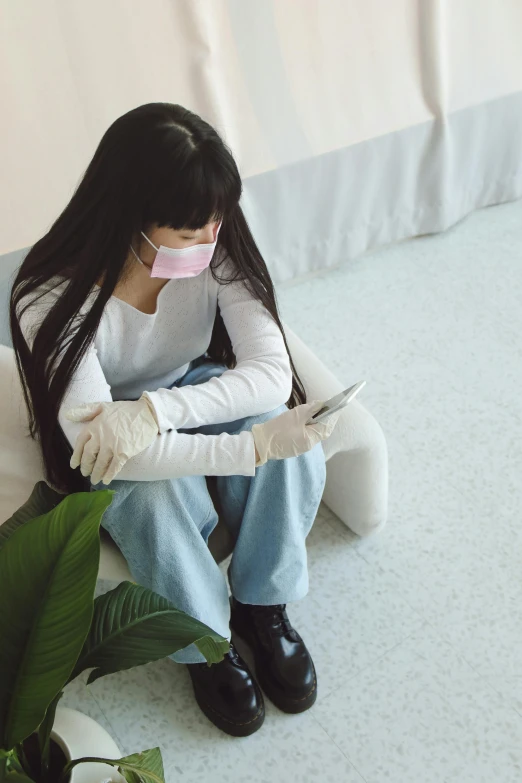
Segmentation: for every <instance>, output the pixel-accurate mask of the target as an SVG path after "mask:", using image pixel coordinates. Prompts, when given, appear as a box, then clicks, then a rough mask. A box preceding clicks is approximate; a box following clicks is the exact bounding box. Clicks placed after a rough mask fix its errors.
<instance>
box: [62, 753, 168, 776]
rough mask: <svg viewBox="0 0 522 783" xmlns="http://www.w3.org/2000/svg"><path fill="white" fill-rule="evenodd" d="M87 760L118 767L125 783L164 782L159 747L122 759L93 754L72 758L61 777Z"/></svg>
mask: <svg viewBox="0 0 522 783" xmlns="http://www.w3.org/2000/svg"><path fill="white" fill-rule="evenodd" d="M89 762H98V763H102V764H110V765H111V766H112V767H118V771H119V772H120V773H121V774H122V775H123V777H124V778H125V780H126V781H127V783H165V773H164V771H163V759H162V758H161V751H160V749H159V748H151V749H150V750H143V751H142V752H141V753H133V754H132V755H131V756H125V757H124V758H122V759H103V758H99V757H95V756H85V757H84V758H81V759H74V761H70V762H69V763H68V764H67V765H66V766H65V768H64V770H63V773H62V778H61V779H65V777H66V776H67V775H68V774H69V772H70V771H71V770H72V769H73V768H74V767H76V765H77V764H85V763H89Z"/></svg>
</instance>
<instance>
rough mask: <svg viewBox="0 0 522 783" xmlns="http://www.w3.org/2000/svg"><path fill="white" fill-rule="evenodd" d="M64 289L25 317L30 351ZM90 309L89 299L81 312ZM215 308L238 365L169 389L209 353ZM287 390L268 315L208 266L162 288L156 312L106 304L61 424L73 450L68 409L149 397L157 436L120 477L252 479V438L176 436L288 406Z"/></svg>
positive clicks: (224, 272) (74, 432) (288, 379)
mask: <svg viewBox="0 0 522 783" xmlns="http://www.w3.org/2000/svg"><path fill="white" fill-rule="evenodd" d="M229 269H230V261H225V263H224V264H223V265H221V266H220V268H219V276H220V277H225V279H226V278H227V277H228V276H229V274H230V272H229ZM63 289H64V283H63V282H61V281H59V280H58V281H56V285H55V286H54V287H52V288H51V289H50V290H49V291H48V292H46V293H45V294H44V296H42V297H41V298H40V299H39V300H38V301H37V302H36V303H35V304H34V305H32V306H31V307H30V308H29V309H28V310H27V311H26V313H25V314H24V316H23V317H22V319H21V327H22V330H23V332H24V335H25V337H26V339H27V341H28V343H29V344H30V345H31V343H32V339H33V337H34V334H35V330H36V329H37V328H38V325H39V324H40V323H41V320H42V317H43V316H44V315H45V312H46V311H47V310H48V309H49V308H50V307H51V306H52V305H53V304H54V303H55V302H56V299H57V298H59V297H60V296H61V295H62V294H63ZM91 304H92V301H90V300H89V299H88V301H87V303H86V305H85V309H88V308H89V307H90V305H91ZM218 304H219V308H220V311H221V315H222V317H223V321H224V324H225V327H226V329H227V332H228V334H229V336H230V340H231V343H232V347H233V350H234V354H235V356H236V360H237V364H236V367H235V368H234V369H233V370H227V371H225V372H224V373H223V375H222V376H221V377H219V378H212V379H211V380H209V381H207V382H206V383H202V384H200V385H198V386H185V387H183V388H174V389H170V388H169V387H170V386H171V385H172V384H173V383H174V382H175V381H176V380H178V379H179V378H181V377H182V376H183V375H184V374H185V373H186V371H187V369H188V366H189V363H190V362H191V361H192V360H194V359H196V358H198V357H199V356H201V355H202V354H204V353H205V352H206V350H207V348H208V345H209V343H210V338H211V335H212V328H213V325H214V319H215V315H216V308H217V305H218ZM291 388H292V374H291V369H290V360H289V357H288V352H287V350H286V347H285V344H284V340H283V336H282V334H281V331H280V329H279V327H278V326H277V324H276V323H275V321H274V320H273V318H272V316H271V315H270V314H269V313H268V311H267V310H266V308H265V307H264V306H263V305H262V304H261V302H259V301H257V300H256V299H254V298H253V297H252V295H251V294H250V293H249V292H248V290H247V289H246V287H245V285H244V284H243V283H242V282H234V283H229V284H226V285H225V284H220V283H218V282H217V281H216V280H215V279H214V278H213V276H212V273H211V271H210V269H207V270H205V271H204V272H202V273H201V274H200V275H199V276H198V277H194V278H185V279H181V280H170V281H169V282H168V283H167V284H166V285H165V286H164V287H163V288H162V290H161V291H160V293H159V295H158V300H157V307H156V312H155V313H154V314H152V315H149V314H146V313H143V312H142V311H141V310H137V309H136V308H134V307H132V306H131V305H129V304H127V303H126V302H124V301H122V300H121V299H118V298H116V297H114V296H113V297H111V299H110V300H109V301H108V303H107V305H106V307H105V310H104V312H103V315H102V318H101V321H100V324H99V327H98V330H97V333H96V337H95V340H94V343H93V344H92V345H91V347H90V348H89V350H88V351H87V353H86V355H85V357H84V359H83V360H82V362H81V364H80V366H79V367H78V369H77V370H76V372H75V373H74V375H73V378H72V381H71V383H70V385H69V388H68V390H67V392H66V394H65V397H64V400H63V402H62V405H61V408H60V411H59V424H60V426H61V427H62V429H63V431H64V433H65V435H66V437H67V439H68V440H69V442H70V443H71V445H72V446H74V443H75V441H76V438H77V436H78V434H79V432H80V430H81V428H82V426H83V425H82V424H77V423H73V422H70V421H69V420H68V419H66V418H65V413H66V412H67V411H68V410H70V409H71V408H73V407H76V406H77V405H81V404H82V403H87V402H110V401H112V400H133V399H137V398H138V397H140V396H141V394H142V393H143V392H147V393H148V396H149V399H150V400H151V402H152V404H153V405H154V408H155V411H156V414H157V417H158V422H159V428H160V434H159V435H158V438H157V440H156V442H155V443H154V444H153V445H152V446H150V447H149V448H148V449H146V450H145V451H143V452H142V453H141V454H138V455H136V456H135V457H133V458H132V459H130V460H129V461H128V462H127V463H126V465H125V466H124V468H123V469H122V471H121V473H120V474H119V475H118V479H122V480H128V481H154V480H158V479H166V478H177V477H180V476H187V475H207V476H211V475H224V476H225V475H247V476H251V475H254V473H255V449H254V442H253V437H252V434H251V433H250V432H242V433H240V434H239V435H228V434H226V433H224V434H222V435H215V436H214V435H201V434H194V435H191V434H186V433H179V432H177V430H179V429H190V428H194V427H198V426H201V425H204V424H217V423H220V422H228V421H235V420H236V419H240V418H243V417H245V416H254V415H257V414H261V413H267V412H268V411H270V410H273V409H274V408H276V407H278V406H280V405H282V404H283V403H285V402H286V401H287V400H288V398H289V396H290V394H291Z"/></svg>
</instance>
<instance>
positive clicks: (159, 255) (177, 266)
mask: <svg viewBox="0 0 522 783" xmlns="http://www.w3.org/2000/svg"><path fill="white" fill-rule="evenodd" d="M220 228H221V224H220V225H219V226H218V229H217V231H216V238H215V240H214V241H213V242H211V243H210V244H207V245H192V246H191V247H183V248H173V247H165V246H164V245H160V246H159V247H156V245H154V244H153V243H152V242H151V241H150V239H149V238H148V236H146V235H145V234H144V233H143V231H142V232H141V233H142V236H143V237H144V238H145V239H146V240H147V242H148V243H149V245H151V246H152V247H153V248H154V250H156V258H155V259H154V263H153V264H152V269H151V272H150V276H151V277H161V278H164V279H168V280H174V279H180V278H182V277H197V276H198V275H200V274H201V272H203V270H204V269H207V267H209V266H210V262H211V261H212V256H213V255H214V250H215V249H216V245H217V238H218V234H219V229H220ZM131 250H132V252H133V253H134V255H135V256H136V259H137V260H138V261H139V262H140V264H143V261H142V260H141V258H139V257H138V255H137V253H136V252H135V250H134V248H133V247H132V245H131ZM143 266H145V264H143Z"/></svg>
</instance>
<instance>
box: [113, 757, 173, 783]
mask: <svg viewBox="0 0 522 783" xmlns="http://www.w3.org/2000/svg"><path fill="white" fill-rule="evenodd" d="M118 765H119V766H118V770H119V772H120V773H121V774H122V775H123V777H124V778H125V780H126V781H127V783H165V773H164V771H163V759H162V758H161V751H160V749H159V748H151V749H150V750H143V751H142V752H141V753H133V754H132V755H131V756H126V757H125V758H123V759H119V761H118Z"/></svg>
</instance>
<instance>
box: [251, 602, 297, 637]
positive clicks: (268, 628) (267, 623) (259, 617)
mask: <svg viewBox="0 0 522 783" xmlns="http://www.w3.org/2000/svg"><path fill="white" fill-rule="evenodd" d="M250 614H251V616H252V618H253V620H254V622H255V623H256V625H257V626H258V627H259V628H260V630H261V629H262V630H263V631H264V632H265V633H266V632H268V633H269V634H270V635H271V636H286V635H287V634H289V633H291V632H292V631H293V632H294V633H295V631H294V629H293V628H292V624H291V622H290V620H289V618H288V615H287V613H286V604H274V605H272V606H252V607H250Z"/></svg>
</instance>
